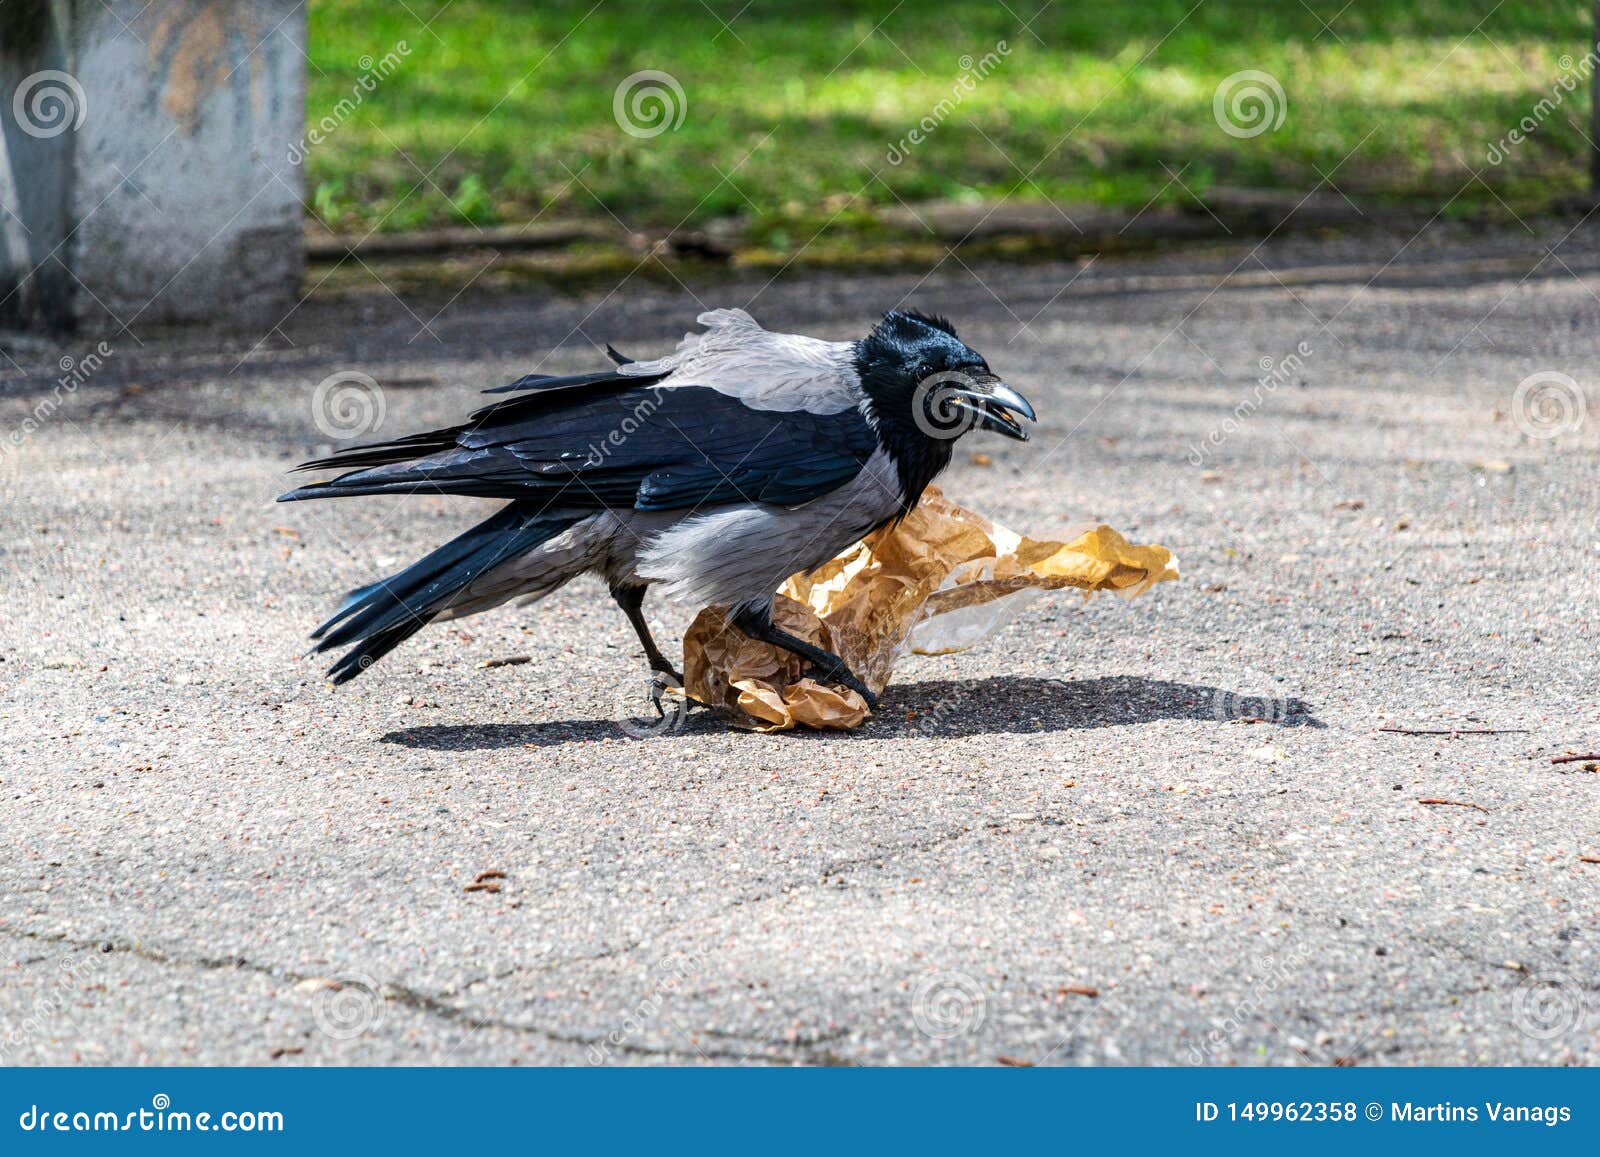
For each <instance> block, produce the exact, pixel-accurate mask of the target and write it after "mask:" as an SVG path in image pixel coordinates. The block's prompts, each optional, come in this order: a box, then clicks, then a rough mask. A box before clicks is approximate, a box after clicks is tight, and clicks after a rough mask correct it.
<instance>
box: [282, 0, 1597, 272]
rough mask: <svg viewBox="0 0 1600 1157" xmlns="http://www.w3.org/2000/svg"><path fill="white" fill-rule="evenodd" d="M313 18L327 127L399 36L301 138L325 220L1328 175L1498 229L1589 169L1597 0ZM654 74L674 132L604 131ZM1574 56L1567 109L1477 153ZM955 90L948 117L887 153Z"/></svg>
mask: <svg viewBox="0 0 1600 1157" xmlns="http://www.w3.org/2000/svg"><path fill="white" fill-rule="evenodd" d="M309 15H310V36H309V49H308V53H309V57H310V61H309V65H308V110H309V111H310V113H311V114H312V116H313V118H314V117H315V116H316V115H317V114H318V113H319V111H320V110H326V109H330V108H332V107H333V106H335V105H336V104H337V103H338V102H339V101H340V100H341V99H343V98H345V97H347V96H348V95H349V93H350V90H351V88H352V85H354V84H355V83H356V81H357V79H358V75H359V72H360V69H359V67H358V65H359V61H360V60H361V59H362V58H363V56H364V55H366V54H372V53H376V52H379V51H380V50H381V49H387V48H389V47H390V46H392V45H394V44H396V43H399V42H401V41H405V42H406V43H407V45H408V47H409V49H410V55H409V57H407V58H406V60H405V63H404V65H403V66H402V67H401V68H399V69H397V70H396V71H395V73H394V75H393V76H392V77H390V78H388V79H387V80H385V81H384V82H383V84H382V86H381V89H380V90H379V91H376V92H374V93H372V94H371V95H370V97H369V98H368V100H367V102H366V105H365V106H364V107H363V109H362V111H361V112H360V114H359V115H357V116H355V117H353V118H351V120H350V121H349V122H348V123H346V124H344V125H343V126H341V127H340V129H339V130H338V134H337V137H336V138H334V139H331V140H330V141H329V142H328V143H327V145H326V146H325V147H322V148H318V149H315V150H312V151H311V153H310V156H309V161H308V165H307V170H306V171H307V177H308V188H309V192H310V195H311V199H312V202H313V205H314V210H315V215H316V217H317V219H318V221H319V222H321V223H322V224H324V225H327V226H329V227H331V228H334V229H338V230H353V229H368V228H374V227H376V228H380V229H383V230H404V229H413V228H418V227H423V226H431V225H444V224H450V223H472V224H479V225H483V224H490V223H496V222H518V221H525V220H528V219H530V218H532V217H535V216H539V215H562V216H569V215H577V216H591V215H597V216H600V217H602V218H607V217H609V216H610V215H611V214H615V215H617V216H618V217H620V218H622V219H623V220H624V221H627V222H630V223H633V222H637V223H640V224H652V225H675V224H678V223H680V222H685V223H690V224H703V223H706V222H710V221H714V220H717V219H718V218H724V217H729V216H733V217H748V218H750V221H751V224H752V226H753V227H754V228H755V229H756V231H757V232H758V233H759V234H760V236H761V237H762V238H763V239H764V240H766V241H768V242H770V243H772V244H773V245H775V246H777V247H780V248H781V247H784V246H785V245H787V244H790V243H793V242H795V241H796V240H803V238H804V236H806V235H807V234H805V232H804V230H805V229H806V228H807V227H808V226H810V227H812V228H815V227H816V226H820V225H821V224H823V223H829V224H830V226H831V227H833V228H842V229H859V228H865V227H867V225H868V220H867V218H866V214H867V211H868V210H870V209H873V208H882V207H892V206H895V205H896V204H897V203H898V202H901V201H905V202H909V203H912V204H916V203H919V202H925V201H932V200H956V201H978V200H984V199H990V198H999V197H1007V198H1009V199H1011V200H1013V201H1018V202H1032V203H1038V202H1042V201H1046V200H1056V201H1062V202H1070V203H1087V204H1094V205H1101V206H1108V207H1114V208H1120V209H1130V210H1137V209H1139V208H1141V207H1145V206H1149V205H1151V204H1156V205H1162V204H1167V205H1184V204H1191V205H1193V204H1197V203H1198V202H1200V201H1202V200H1203V199H1205V198H1206V197H1207V195H1208V193H1209V192H1210V191H1211V190H1212V189H1213V188H1214V187H1216V186H1219V185H1220V186H1244V187H1253V188H1264V189H1279V190H1287V191H1292V192H1297V193H1305V192H1309V191H1311V190H1315V189H1324V190H1326V189H1328V188H1329V184H1328V180H1327V178H1326V176H1325V174H1328V173H1330V172H1332V171H1334V170H1337V176H1336V177H1335V178H1334V180H1335V181H1336V183H1337V186H1338V188H1339V189H1340V190H1343V191H1344V192H1345V193H1348V194H1349V195H1350V196H1352V197H1354V198H1357V199H1359V200H1361V201H1362V202H1363V203H1365V202H1367V201H1372V202H1376V203H1382V204H1392V205H1409V206H1424V207H1426V208H1428V209H1429V210H1430V211H1431V210H1434V209H1440V208H1445V209H1446V211H1447V212H1450V213H1453V214H1457V215H1462V216H1467V215H1474V214H1488V215H1491V216H1496V215H1499V216H1503V215H1504V214H1506V213H1508V212H1510V211H1516V212H1527V211H1529V210H1530V209H1535V208H1541V207H1544V206H1546V205H1548V204H1549V202H1550V201H1551V199H1552V198H1554V197H1558V196H1560V195H1562V194H1572V193H1580V192H1583V191H1584V190H1585V189H1586V188H1587V181H1588V177H1587V151H1586V150H1587V145H1588V137H1589V133H1588V130H1587V117H1588V104H1587V95H1586V94H1587V88H1588V70H1587V69H1584V68H1581V67H1580V65H1581V58H1582V56H1583V54H1584V52H1585V49H1586V47H1587V45H1588V40H1589V36H1590V33H1591V31H1592V28H1591V14H1590V12H1589V10H1588V8H1587V6H1586V5H1584V4H1582V3H1577V2H1574V0H1516V2H1515V3H1494V2H1493V0H1488V2H1477V0H1385V2H1382V3H1374V2H1371V0H1353V2H1345V0H1201V2H1196V0H1144V2H1141V3H1137V4H1134V3H1109V4H1058V3H1041V0H1020V2H1018V3H1011V2H1009V0H1008V2H1007V3H999V2H996V0H986V2H977V3H974V2H971V0H967V2H949V0H933V2H929V3H904V4H894V3H882V2H878V3H869V2H857V3H851V2H848V0H846V2H840V0H830V2H827V3H818V4H808V5H803V6H795V5H790V4H781V3H767V2H764V0H754V2H752V3H742V2H740V0H709V2H702V0H669V2H666V3H648V4H646V3H604V4H598V5H597V4H592V3H590V2H588V0H577V2H567V0H558V2H554V3H547V4H537V5H535V4H530V3H519V2H516V0H443V2H440V0H408V2H407V3H404V4H401V3H392V2H389V0H318V2H315V3H312V4H311V5H310V6H309ZM419 21H420V22H421V24H422V27H420V28H419V27H418V24H419ZM997 46H1003V47H997ZM990 53H994V54H995V58H996V61H997V62H995V63H993V64H992V67H991V68H990V69H988V70H985V72H986V74H985V75H982V76H979V75H978V72H979V70H978V68H977V67H976V65H977V64H978V63H981V62H982V60H983V59H984V58H985V57H986V56H987V55H988V54H990ZM642 69H653V70H659V71H660V72H663V73H666V74H668V75H669V76H670V77H672V78H674V79H675V80H676V82H677V84H678V85H679V86H680V92H681V96H680V97H678V98H677V103H678V104H680V105H682V106H686V115H684V116H683V118H682V122H681V123H680V124H677V125H676V126H675V127H673V128H672V129H671V130H670V138H669V139H666V140H663V139H662V137H661V136H633V135H628V134H626V133H618V132H617V131H616V130H617V123H616V120H615V118H614V116H613V97H614V91H613V90H614V88H615V86H616V82H617V81H618V80H620V79H621V78H623V77H625V76H627V75H629V74H630V73H633V72H635V71H637V70H642ZM1250 72H1254V73H1258V74H1261V77H1260V78H1257V79H1258V80H1259V81H1260V84H1261V85H1262V86H1264V87H1260V88H1259V89H1258V91H1260V92H1264V93H1266V94H1267V103H1269V104H1273V103H1275V104H1277V105H1279V106H1283V105H1287V106H1288V108H1292V110H1293V115H1292V116H1284V117H1283V119H1282V121H1281V123H1272V121H1275V120H1276V118H1277V112H1276V111H1273V112H1271V113H1270V116H1271V120H1269V122H1268V123H1267V124H1266V126H1265V127H1264V129H1263V131H1259V132H1251V131H1249V129H1251V128H1254V127H1257V126H1255V125H1250V124H1248V123H1246V124H1244V125H1243V126H1242V127H1243V129H1244V130H1245V131H1235V132H1232V133H1230V132H1226V131H1218V129H1219V126H1218V123H1217V120H1216V118H1215V117H1214V115H1213V112H1214V103H1215V98H1216V96H1217V93H1218V89H1219V86H1220V85H1222V84H1223V82H1224V81H1225V80H1227V79H1228V78H1229V77H1233V76H1237V75H1238V74H1241V73H1250ZM1573 72H1576V73H1579V74H1580V75H1579V76H1578V77H1577V79H1578V80H1579V82H1580V83H1581V91H1577V92H1574V93H1573V94H1572V95H1571V96H1570V97H1568V105H1567V107H1566V108H1565V109H1563V110H1561V111H1560V113H1559V114H1558V115H1554V116H1549V117H1547V118H1545V119H1544V120H1543V122H1542V123H1541V124H1540V126H1539V129H1538V132H1537V133H1536V134H1535V135H1534V139H1532V140H1530V141H1529V142H1528V144H1527V146H1526V147H1525V148H1522V149H1519V150H1517V151H1515V153H1514V155H1512V156H1510V157H1508V158H1507V159H1506V160H1505V161H1504V162H1502V163H1499V164H1491V163H1490V161H1489V159H1488V156H1487V151H1488V148H1489V146H1490V144H1491V143H1492V142H1495V141H1498V140H1500V139H1501V138H1502V137H1503V136H1504V135H1505V134H1506V132H1507V130H1508V129H1509V128H1510V127H1511V126H1513V125H1515V124H1516V123H1518V122H1519V121H1520V120H1521V119H1522V118H1523V116H1524V115H1525V114H1527V113H1528V112H1529V111H1530V108H1531V106H1533V105H1534V104H1536V103H1537V102H1538V101H1539V100H1540V99H1541V98H1543V97H1545V96H1548V95H1549V93H1550V91H1551V89H1552V87H1553V86H1554V85H1555V82H1556V81H1557V80H1558V79H1559V78H1560V77H1561V76H1562V75H1563V73H1573ZM967 76H970V77H972V79H973V84H972V85H971V87H970V89H967V88H966V87H965V86H963V85H962V83H961V81H962V78H963V77H967ZM1248 80H1249V78H1246V84H1247V83H1248ZM1273 82H1275V83H1276V86H1277V93H1279V94H1281V95H1275V94H1274V93H1273V88H1272V83H1273ZM958 93H959V95H956V94H958ZM1243 96H1244V98H1245V103H1244V104H1243V105H1242V106H1241V109H1240V112H1241V114H1242V115H1243V116H1244V117H1245V118H1248V117H1249V116H1250V115H1252V111H1253V110H1252V109H1251V108H1250V107H1249V100H1248V98H1249V93H1248V91H1247V92H1246V93H1244V94H1243ZM941 101H945V102H950V103H953V104H954V105H955V107H953V108H950V109H949V111H948V113H947V114H945V115H940V114H934V116H935V117H936V118H937V119H938V120H939V122H940V123H939V124H938V125H937V126H936V127H935V128H933V129H932V130H931V131H929V132H926V133H925V139H924V140H923V141H921V142H920V143H916V144H914V145H912V146H911V147H909V148H907V147H904V145H901V147H900V149H899V152H900V153H901V154H902V157H901V159H899V160H898V162H896V161H895V159H894V158H893V156H892V153H891V149H892V147H893V146H895V145H896V144H897V143H899V142H902V141H904V139H905V138H906V136H907V133H908V131H909V130H910V129H912V128H913V127H915V126H917V125H919V124H920V123H921V122H922V121H923V119H924V118H925V117H928V116H929V114H930V112H931V111H932V110H934V109H935V108H936V107H938V106H939V105H940V102H941ZM662 135H663V136H664V135H666V134H662ZM423 172H426V173H427V174H428V178H427V180H426V181H422V180H421V174H422V173H423ZM419 183H420V187H418V186H419Z"/></svg>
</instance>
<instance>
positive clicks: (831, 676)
mask: <svg viewBox="0 0 1600 1157" xmlns="http://www.w3.org/2000/svg"><path fill="white" fill-rule="evenodd" d="M801 678H803V679H804V678H810V679H815V680H816V681H817V682H818V683H822V684H824V685H826V684H828V683H837V684H838V685H839V686H841V687H848V688H849V689H850V690H852V691H854V692H855V693H856V694H857V695H859V696H861V698H862V699H864V700H866V704H867V710H868V711H876V710H877V709H878V697H877V696H876V695H874V694H873V693H872V692H871V691H869V690H867V685H866V684H865V683H863V682H862V681H861V680H860V679H857V678H856V677H855V673H854V672H852V671H851V670H850V668H849V667H846V666H843V665H840V666H838V667H832V668H829V669H828V670H823V669H822V668H821V667H820V666H811V667H808V668H807V669H806V670H805V672H804V673H803V674H802V675H801Z"/></svg>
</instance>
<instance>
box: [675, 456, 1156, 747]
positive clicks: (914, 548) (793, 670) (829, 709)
mask: <svg viewBox="0 0 1600 1157" xmlns="http://www.w3.org/2000/svg"><path fill="white" fill-rule="evenodd" d="M1177 577H1178V568H1177V565H1176V563H1175V562H1174V560H1173V557H1172V554H1171V552H1170V551H1168V550H1167V549H1166V548H1165V547H1160V546H1135V545H1133V544H1132V543H1130V542H1128V541H1127V540H1126V539H1124V538H1123V537H1122V536H1121V535H1120V534H1118V533H1117V532H1116V531H1114V530H1112V529H1111V528H1110V527H1109V526H1097V527H1094V528H1093V529H1091V530H1086V531H1085V532H1084V533H1082V534H1080V535H1079V536H1078V537H1076V538H1074V539H1073V540H1072V541H1071V542H1066V543H1061V542H1041V541H1036V540H1034V539H1031V538H1026V537H1023V536H1021V535H1018V534H1015V533H1013V532H1012V531H1009V530H1007V529H1006V528H1005V527H1002V526H996V525H995V524H994V523H992V522H990V521H989V520H988V519H987V518H984V517H983V516H982V515H981V514H975V513H973V512H972V511H970V510H966V509H963V508H962V507H960V506H957V505H956V504H955V503H954V502H951V501H950V500H949V499H947V498H945V497H944V495H943V494H941V493H940V492H939V491H938V490H937V489H935V488H934V487H929V488H928V489H927V491H926V492H924V494H923V496H922V501H921V502H919V503H918V504H917V506H916V508H915V509H914V510H912V512H911V513H910V514H908V515H907V516H906V517H905V518H904V519H903V520H901V522H900V523H899V525H897V526H888V527H885V528H884V529H882V530H880V531H877V532H876V533H874V534H872V535H869V536H868V537H867V538H865V539H863V540H862V541H861V542H859V543H857V544H856V545H855V546H852V547H851V548H850V549H849V550H846V551H845V552H844V553H843V554H841V555H839V556H838V557H837V558H834V559H833V560H832V561H830V562H828V563H825V564H824V565H822V566H821V567H819V568H818V569H817V570H815V571H812V572H811V573H810V574H807V575H796V576H795V577H794V578H791V579H790V580H789V581H788V582H787V583H785V584H784V586H783V590H782V592H781V593H780V594H779V595H778V598H777V600H776V604H775V606H774V609H773V619H774V621H775V622H776V623H777V625H778V626H779V627H781V628H782V629H783V630H785V631H788V632H790V633H791V634H795V635H799V636H800V637H801V638H803V639H806V640H808V641H810V642H813V643H815V644H817V645H818V646H821V647H823V648H825V649H827V650H829V651H832V652H834V653H835V654H836V655H838V656H840V657H841V658H842V659H844V661H845V662H846V663H847V664H848V665H849V667H850V669H851V670H852V671H854V672H855V673H856V675H857V676H858V677H859V678H860V679H861V681H862V682H863V683H865V684H866V685H867V686H868V687H871V688H872V690H873V691H874V692H881V691H882V690H883V688H884V687H885V686H886V685H887V684H888V682H889V676H890V673H891V672H892V670H893V668H894V664H895V661H896V660H897V659H898V658H899V657H900V655H902V654H903V653H905V651H907V650H912V651H915V652H917V653H919V654H946V653H949V652H951V651H961V650H965V649H966V648H968V647H970V646H972V645H973V644H974V643H976V642H978V641H979V640H980V639H981V638H983V637H985V636H986V635H988V634H990V633H991V632H992V631H993V630H994V629H996V628H997V627H998V626H999V625H1000V624H1001V623H1002V622H1003V621H1004V620H1005V618H1007V617H1008V615H1007V610H1008V608H1005V607H1002V605H1001V604H1002V601H1005V600H1008V599H1009V598H1010V596H1013V595H1015V594H1017V593H1018V592H1021V591H1030V590H1031V591H1041V590H1060V589H1062V588H1063V587H1076V588H1078V589H1080V590H1082V591H1083V592H1084V597H1086V598H1087V597H1088V596H1089V595H1090V594H1092V593H1093V592H1095V591H1104V590H1109V591H1115V592H1116V593H1118V594H1121V595H1124V596H1126V597H1129V598H1131V597H1133V596H1134V595H1138V594H1142V593H1143V592H1144V591H1147V590H1149V589H1150V588H1151V587H1152V586H1154V585H1155V584H1156V583H1159V582H1167V581H1169V580H1171V579H1175V578H1177ZM683 666H684V672H683V673H684V679H685V682H686V684H687V686H686V688H685V690H686V692H687V694H688V695H689V696H690V697H691V698H693V699H695V700H698V701H699V702H701V703H703V704H705V705H706V706H708V707H714V708H721V709H724V710H725V711H726V712H727V713H728V714H730V715H731V716H732V717H733V720H734V722H735V723H736V724H738V725H742V726H746V727H752V728H755V729H757V730H762V731H783V730H787V729H789V728H792V727H813V728H824V729H839V730H844V729H849V728H854V727H859V726H860V725H861V724H862V722H863V721H865V720H866V718H867V716H868V714H870V712H869V711H868V710H867V705H866V702H865V701H864V700H863V699H862V698H861V696H860V695H858V694H856V693H855V692H854V691H850V690H846V689H845V688H843V687H836V686H827V685H824V684H821V683H818V682H817V681H816V680H814V679H811V678H802V677H801V671H802V670H803V669H804V667H805V663H804V661H803V660H801V659H799V658H798V657H796V656H794V655H792V654H790V653H789V652H788V651H784V650H782V649H780V648H778V647H774V646H772V645H771V644H770V643H758V642H756V641H755V640H753V639H751V638H750V637H749V636H747V635H745V634H744V633H743V632H742V631H740V630H739V629H738V628H736V627H733V626H731V625H729V624H728V622H727V611H726V610H725V609H724V608H721V607H707V608H706V609H705V610H703V611H701V612H700V614H699V615H698V616H697V617H696V618H695V620H694V622H693V624H691V625H690V627H689V630H688V633H687V634H685V635H684V639H683Z"/></svg>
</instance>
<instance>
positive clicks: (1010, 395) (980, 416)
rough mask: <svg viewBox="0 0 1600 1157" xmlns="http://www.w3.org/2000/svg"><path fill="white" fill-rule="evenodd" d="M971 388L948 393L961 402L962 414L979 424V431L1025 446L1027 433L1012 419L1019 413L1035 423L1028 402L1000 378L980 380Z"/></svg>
mask: <svg viewBox="0 0 1600 1157" xmlns="http://www.w3.org/2000/svg"><path fill="white" fill-rule="evenodd" d="M974 385H975V387H976V388H974V389H970V390H951V391H950V393H951V394H952V395H953V396H955V397H956V398H959V399H960V400H961V401H960V404H961V408H962V409H963V410H966V411H967V413H969V414H971V415H972V416H973V417H974V418H976V419H977V420H978V428H979V429H982V430H993V431H994V432H995V433H996V434H1004V435H1005V436H1006V437H1007V438H1015V439H1016V440H1017V441H1018V442H1026V441H1027V440H1028V432H1027V431H1026V430H1024V429H1023V428H1022V427H1021V426H1020V425H1019V424H1018V423H1017V420H1016V419H1015V418H1013V417H1012V416H1011V415H1012V414H1013V413H1018V414H1021V415H1022V416H1023V417H1024V418H1026V419H1028V421H1030V422H1036V421H1038V418H1037V416H1036V415H1035V414H1034V412H1033V406H1031V405H1030V404H1029V403H1028V399H1027V398H1024V397H1023V396H1022V395H1021V394H1019V393H1017V391H1015V390H1013V389H1012V388H1011V387H1010V386H1008V385H1006V384H1005V383H1004V382H1002V381H1001V380H1000V379H999V378H979V379H977V381H976V382H975V383H974Z"/></svg>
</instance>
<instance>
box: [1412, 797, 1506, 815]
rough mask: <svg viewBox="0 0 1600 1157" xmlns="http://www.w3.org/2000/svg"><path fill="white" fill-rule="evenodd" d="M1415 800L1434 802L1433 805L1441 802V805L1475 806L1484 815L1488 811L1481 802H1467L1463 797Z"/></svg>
mask: <svg viewBox="0 0 1600 1157" xmlns="http://www.w3.org/2000/svg"><path fill="white" fill-rule="evenodd" d="M1417 802H1418V803H1425V804H1434V805H1441V804H1442V805H1444V806H1446V807H1470V808H1476V809H1477V810H1478V811H1481V812H1483V813H1484V814H1485V815H1487V814H1488V812H1489V809H1488V808H1486V807H1484V806H1483V805H1482V804H1481V803H1468V802H1467V801H1466V800H1464V799H1419V800H1418V801H1417Z"/></svg>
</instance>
